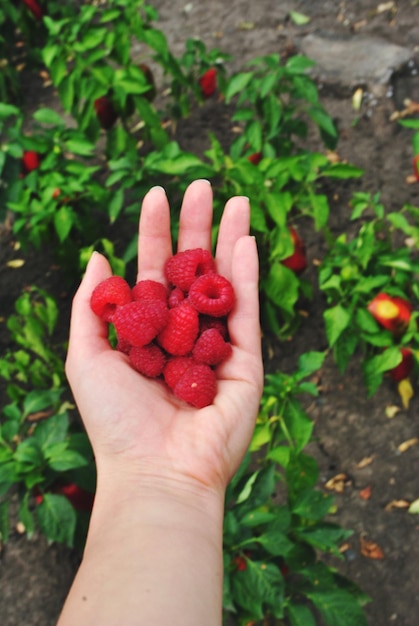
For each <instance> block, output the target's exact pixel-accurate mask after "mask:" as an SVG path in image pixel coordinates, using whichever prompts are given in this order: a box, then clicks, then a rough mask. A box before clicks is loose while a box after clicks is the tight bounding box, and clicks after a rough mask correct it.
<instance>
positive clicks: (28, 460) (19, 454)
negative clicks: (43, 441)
mask: <svg viewBox="0 0 419 626" xmlns="http://www.w3.org/2000/svg"><path fill="white" fill-rule="evenodd" d="M14 459H15V461H17V462H18V463H22V464H24V465H28V466H30V467H34V468H35V467H39V466H41V465H42V462H43V460H44V457H43V454H42V450H41V447H40V446H39V444H38V442H37V441H35V439H34V438H33V437H31V438H29V439H24V440H23V441H21V442H20V443H19V445H18V446H17V448H16V451H15V453H14Z"/></svg>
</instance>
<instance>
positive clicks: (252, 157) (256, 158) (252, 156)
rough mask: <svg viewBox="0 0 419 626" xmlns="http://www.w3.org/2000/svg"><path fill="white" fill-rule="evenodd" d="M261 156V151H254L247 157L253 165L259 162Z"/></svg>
mask: <svg viewBox="0 0 419 626" xmlns="http://www.w3.org/2000/svg"><path fill="white" fill-rule="evenodd" d="M262 156H263V155H262V152H254V153H253V154H250V155H249V156H248V157H247V159H248V160H249V161H250V163H253V165H257V164H258V163H260V162H261V160H262Z"/></svg>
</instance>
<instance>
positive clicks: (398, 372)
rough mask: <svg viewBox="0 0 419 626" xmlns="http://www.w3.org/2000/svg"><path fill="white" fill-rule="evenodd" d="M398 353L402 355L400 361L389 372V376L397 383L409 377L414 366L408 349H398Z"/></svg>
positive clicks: (411, 354) (411, 353)
mask: <svg viewBox="0 0 419 626" xmlns="http://www.w3.org/2000/svg"><path fill="white" fill-rule="evenodd" d="M400 352H401V353H402V360H401V361H400V363H399V364H398V365H396V367H394V368H393V369H392V370H390V376H391V377H392V379H393V380H395V381H396V382H397V383H398V382H399V381H400V380H403V379H404V378H407V377H408V376H409V374H410V372H411V371H412V369H413V365H414V358H413V352H412V351H411V350H410V348H400Z"/></svg>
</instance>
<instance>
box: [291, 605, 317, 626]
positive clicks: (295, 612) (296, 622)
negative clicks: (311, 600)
mask: <svg viewBox="0 0 419 626" xmlns="http://www.w3.org/2000/svg"><path fill="white" fill-rule="evenodd" d="M285 614H286V615H287V617H288V618H289V620H290V626H316V621H315V619H314V617H313V614H312V612H311V610H310V609H309V608H308V606H304V604H294V603H292V604H289V606H287V607H286V609H285Z"/></svg>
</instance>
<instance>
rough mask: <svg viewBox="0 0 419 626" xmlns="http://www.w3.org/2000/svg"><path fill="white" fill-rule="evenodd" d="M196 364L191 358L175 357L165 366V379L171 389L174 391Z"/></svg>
mask: <svg viewBox="0 0 419 626" xmlns="http://www.w3.org/2000/svg"><path fill="white" fill-rule="evenodd" d="M194 363H195V361H194V359H193V358H192V357H191V356H173V357H171V358H170V359H169V360H168V361H166V364H165V366H164V370H163V377H164V380H165V383H166V385H167V386H168V387H170V389H172V390H173V389H174V387H175V386H176V385H177V383H178V382H179V380H180V379H181V378H182V376H183V374H184V373H185V372H186V370H187V369H188V368H189V367H192V365H193V364H194Z"/></svg>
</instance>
